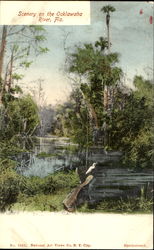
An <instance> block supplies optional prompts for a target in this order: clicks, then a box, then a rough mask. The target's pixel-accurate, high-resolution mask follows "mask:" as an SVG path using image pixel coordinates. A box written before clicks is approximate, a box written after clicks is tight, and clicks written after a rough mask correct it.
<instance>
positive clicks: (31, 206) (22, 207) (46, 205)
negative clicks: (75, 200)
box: [11, 189, 68, 212]
mask: <svg viewBox="0 0 154 250" xmlns="http://www.w3.org/2000/svg"><path fill="white" fill-rule="evenodd" d="M67 194H68V190H67V189H65V190H63V193H61V192H57V193H55V194H51V195H45V194H37V195H34V196H31V197H28V196H26V195H22V194H20V195H19V196H18V201H17V202H16V203H14V204H13V205H12V206H11V211H51V212H52V211H61V210H63V204H62V202H63V200H64V199H65V197H66V195H67Z"/></svg>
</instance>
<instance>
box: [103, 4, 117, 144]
mask: <svg viewBox="0 0 154 250" xmlns="http://www.w3.org/2000/svg"><path fill="white" fill-rule="evenodd" d="M115 10H116V9H115V8H114V7H113V6H111V5H106V6H104V7H103V8H102V9H101V11H103V12H104V13H105V14H106V26H107V41H108V53H110V46H111V43H110V12H114V11H115ZM109 92H110V91H109V89H108V86H106V85H105V86H104V111H106V112H107V111H108V101H109V100H108V99H109V98H110V96H109ZM103 130H104V147H106V146H107V145H108V133H107V124H106V122H104V124H103Z"/></svg>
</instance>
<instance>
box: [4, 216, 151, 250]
mask: <svg viewBox="0 0 154 250" xmlns="http://www.w3.org/2000/svg"><path fill="white" fill-rule="evenodd" d="M152 218H153V216H152V214H135V215H134V214H131V215H128V214H111V213H103V214H98V213H95V214H87V213H68V212H66V211H62V212H13V213H9V212H7V213H1V214H0V222H1V223H0V231H1V235H0V248H41V249H43V248H44V249H45V248H49V249H68V248H70V249H79V248H81V249H125V248H126V249H132V248H134V249H152V238H153V231H152V230H153V225H152V221H153V220H152ZM133 245H134V246H133Z"/></svg>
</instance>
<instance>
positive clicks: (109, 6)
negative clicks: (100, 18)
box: [101, 5, 116, 13]
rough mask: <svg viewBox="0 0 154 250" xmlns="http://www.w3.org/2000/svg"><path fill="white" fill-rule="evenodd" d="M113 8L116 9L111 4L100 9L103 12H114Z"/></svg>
mask: <svg viewBox="0 0 154 250" xmlns="http://www.w3.org/2000/svg"><path fill="white" fill-rule="evenodd" d="M115 10H116V9H115V8H114V7H113V6H111V5H106V6H104V7H102V9H101V11H103V12H104V13H109V12H114V11H115Z"/></svg>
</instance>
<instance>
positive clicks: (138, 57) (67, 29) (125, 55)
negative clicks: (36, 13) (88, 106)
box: [23, 1, 154, 105]
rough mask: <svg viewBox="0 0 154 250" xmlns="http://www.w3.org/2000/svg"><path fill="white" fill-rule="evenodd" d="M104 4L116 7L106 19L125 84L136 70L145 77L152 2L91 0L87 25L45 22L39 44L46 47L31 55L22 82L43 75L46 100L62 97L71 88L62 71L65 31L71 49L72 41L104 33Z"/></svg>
mask: <svg viewBox="0 0 154 250" xmlns="http://www.w3.org/2000/svg"><path fill="white" fill-rule="evenodd" d="M81 4H82V2H81ZM107 4H110V5H112V6H114V7H115V8H116V11H115V12H114V13H112V14H111V22H110V23H111V25H110V26H111V29H110V30H111V32H110V34H111V43H112V47H111V51H112V52H118V53H120V62H119V66H120V67H121V68H122V69H123V71H124V73H126V84H127V85H129V86H130V87H132V79H133V77H134V76H135V75H136V74H138V75H140V74H141V75H143V76H144V77H147V73H146V72H147V71H146V70H147V67H151V68H153V24H150V23H149V17H150V16H153V8H154V5H153V4H152V3H151V4H150V3H148V2H146V1H145V2H136V1H133V2H127V1H123V2H119V1H114V2H111V1H110V2H107V1H91V2H90V5H91V6H90V8H91V24H90V25H67V26H59V25H57V26H53V25H48V26H45V29H46V30H47V35H46V38H47V40H46V41H45V43H44V44H43V46H45V47H48V49H49V50H50V51H49V52H48V53H47V54H44V55H41V56H39V57H38V58H37V59H35V61H34V62H33V64H32V65H31V67H30V68H29V69H28V70H27V71H26V72H24V75H25V77H24V79H23V85H24V86H25V84H26V85H27V86H28V88H33V86H34V81H37V79H43V80H44V81H43V88H44V92H45V97H46V103H47V104H53V105H54V104H56V103H62V102H63V101H65V100H66V99H67V97H68V96H69V93H70V90H71V84H70V81H69V79H68V78H67V76H66V73H65V71H64V66H65V59H66V57H65V56H66V55H65V51H64V39H65V37H66V34H68V37H67V39H66V44H65V46H66V47H67V48H68V49H69V50H72V51H73V48H74V46H75V45H79V44H83V43H94V42H95V41H96V40H97V39H98V38H99V37H100V36H103V37H106V23H105V15H104V14H103V12H101V11H100V9H101V8H102V7H103V6H105V5H107ZM141 9H142V10H143V14H140V10H141Z"/></svg>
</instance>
